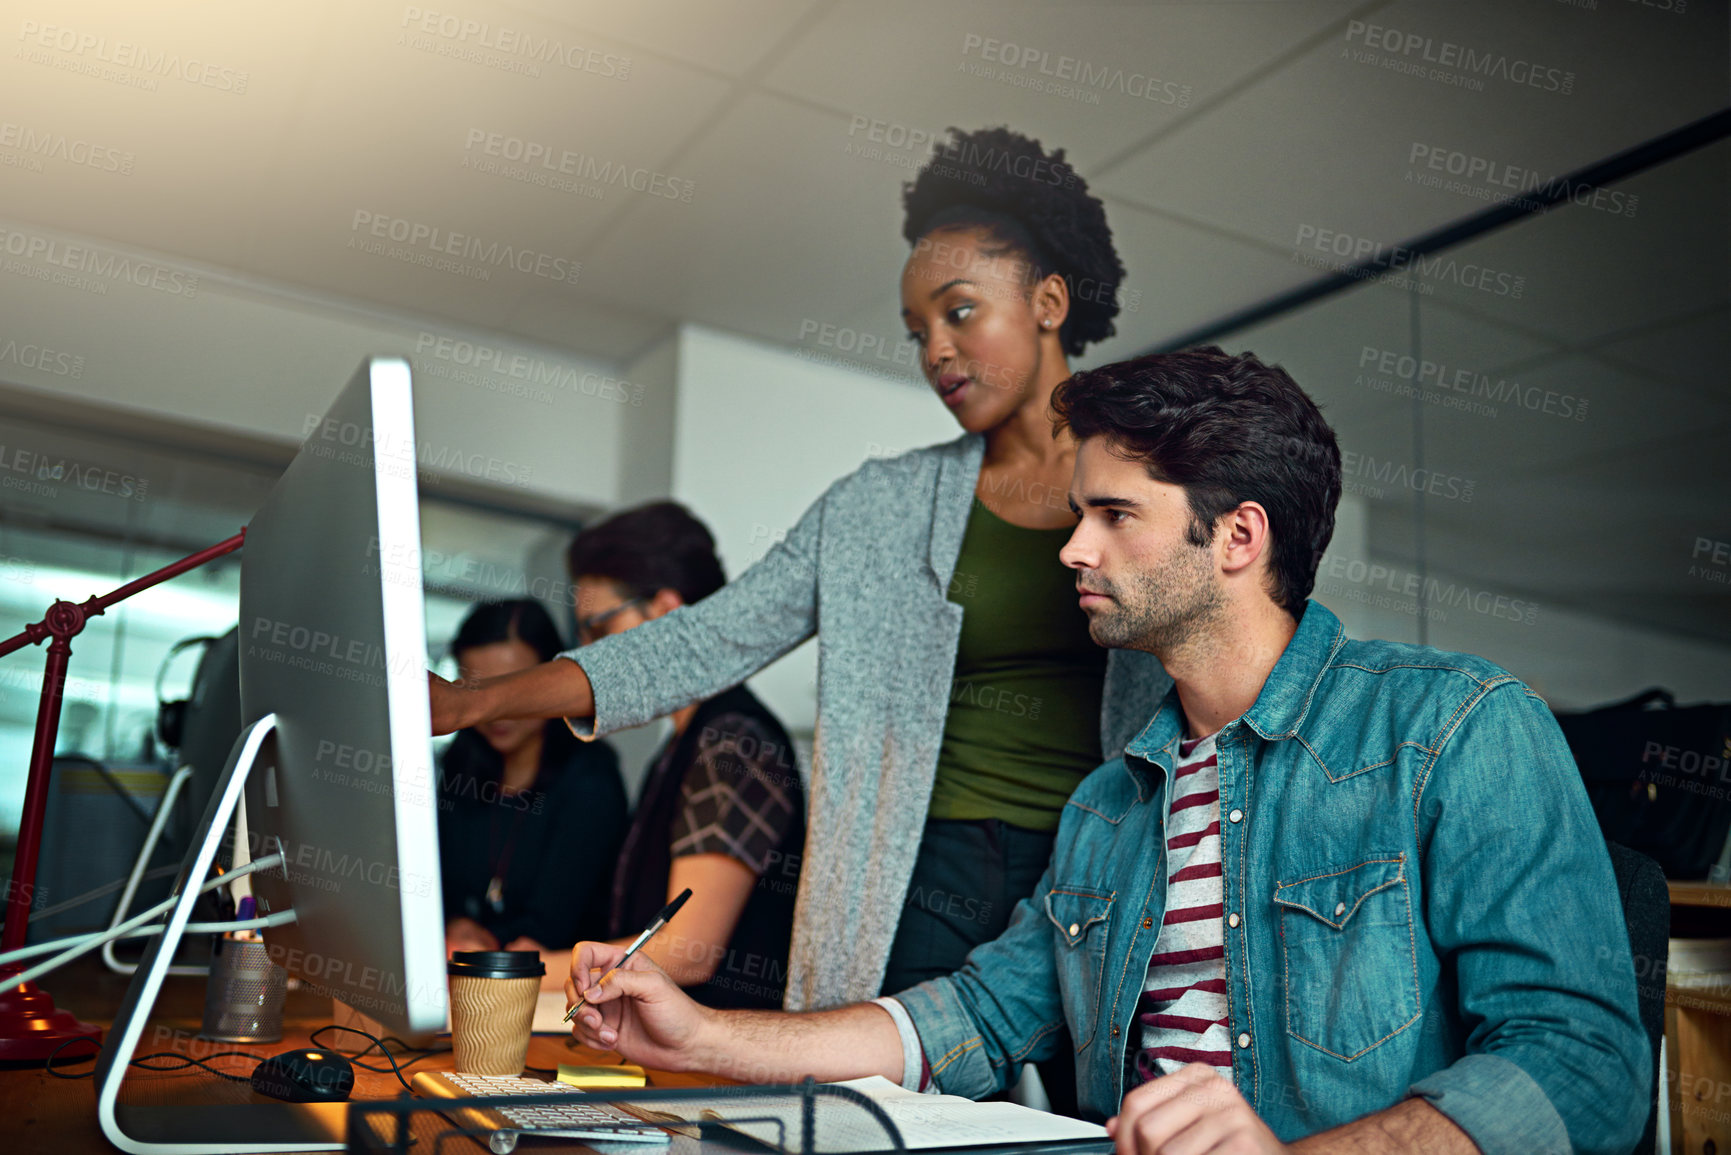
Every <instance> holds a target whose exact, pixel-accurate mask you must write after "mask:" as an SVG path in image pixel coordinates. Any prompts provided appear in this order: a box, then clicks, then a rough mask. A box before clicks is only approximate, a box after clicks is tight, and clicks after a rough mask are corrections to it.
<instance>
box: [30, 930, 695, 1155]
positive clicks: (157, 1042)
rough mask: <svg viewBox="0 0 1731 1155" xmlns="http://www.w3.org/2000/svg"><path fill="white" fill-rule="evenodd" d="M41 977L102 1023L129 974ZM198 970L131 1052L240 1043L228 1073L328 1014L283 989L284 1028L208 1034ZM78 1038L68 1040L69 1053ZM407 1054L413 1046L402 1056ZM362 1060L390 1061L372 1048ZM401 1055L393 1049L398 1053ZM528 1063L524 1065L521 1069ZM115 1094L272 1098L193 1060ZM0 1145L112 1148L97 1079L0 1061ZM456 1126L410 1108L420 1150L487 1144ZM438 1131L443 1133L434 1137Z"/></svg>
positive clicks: (680, 1083) (556, 1051)
mask: <svg viewBox="0 0 1731 1155" xmlns="http://www.w3.org/2000/svg"><path fill="white" fill-rule="evenodd" d="M48 977H49V981H48V982H47V983H45V984H44V985H45V986H46V987H47V989H48V991H49V993H50V994H52V995H53V996H54V1000H55V1003H56V1004H57V1005H58V1006H59V1007H61V1008H62V1009H63V1010H69V1011H71V1012H73V1013H74V1014H76V1015H78V1017H79V1018H81V1019H84V1020H85V1021H86V1022H92V1023H100V1024H102V1025H104V1026H106V1025H107V1024H108V1023H109V1022H110V1021H111V1020H112V1018H113V1015H114V1012H115V1010H116V1009H117V1008H118V1007H119V1005H120V1000H121V998H122V996H123V995H124V994H125V991H126V987H127V984H128V983H129V982H130V979H129V978H127V977H125V976H120V975H112V974H109V973H108V972H107V970H105V969H104V968H102V967H101V965H100V964H95V965H89V964H86V963H83V962H82V960H81V965H75V966H72V967H68V968H67V969H66V970H64V971H61V972H59V973H57V974H54V975H50V976H48ZM203 1000H204V979H203V978H198V977H184V976H170V977H169V978H168V979H166V980H165V981H164V984H163V992H162V997H161V998H159V999H158V1000H157V1013H156V1014H155V1015H153V1016H152V1017H151V1020H150V1023H149V1025H148V1026H146V1027H145V1030H144V1035H143V1039H142V1041H141V1042H140V1044H139V1054H141V1055H148V1054H154V1053H156V1052H158V1051H174V1052H176V1053H178V1054H185V1055H193V1056H197V1057H200V1058H203V1057H205V1056H208V1055H210V1054H211V1053H212V1052H215V1051H243V1052H246V1053H247V1054H248V1055H250V1056H254V1058H246V1059H243V1058H238V1057H236V1058H224V1059H212V1060H211V1064H212V1065H213V1066H215V1067H218V1068H219V1069H222V1070H227V1071H233V1072H234V1073H235V1074H237V1075H250V1074H251V1073H252V1069H253V1067H254V1065H255V1064H256V1062H257V1061H258V1060H262V1059H266V1058H269V1057H270V1056H271V1055H276V1054H280V1053H282V1052H283V1051H288V1050H293V1049H295V1048H297V1047H305V1046H309V1045H310V1043H309V1041H308V1036H309V1035H310V1034H311V1033H312V1032H313V1031H314V1030H316V1029H317V1028H319V1027H321V1026H324V1025H325V1024H326V1023H329V1022H330V1021H331V1004H330V1000H329V999H328V998H325V999H320V998H316V997H313V996H311V995H310V994H308V993H306V992H290V994H289V996H288V1000H287V1002H286V1004H285V1006H284V1010H283V1037H282V1040H281V1041H280V1042H275V1043H267V1044H263V1045H241V1044H236V1043H213V1042H210V1041H208V1040H204V1039H199V1038H197V1033H198V1028H199V1024H200V1020H201V1016H202V1014H203V1006H204V1003H203ZM320 1042H321V1044H322V1045H327V1046H328V1045H329V1044H331V1043H335V1044H336V1046H335V1047H332V1048H331V1049H332V1050H337V1051H342V1052H345V1053H349V1054H353V1053H354V1052H356V1051H359V1050H360V1049H361V1048H362V1047H364V1046H366V1045H367V1041H366V1040H365V1039H364V1038H362V1037H360V1036H359V1035H351V1034H346V1033H344V1032H340V1031H333V1032H328V1033H327V1034H325V1035H324V1036H322V1037H321V1039H320ZM84 1050H87V1048H82V1047H69V1048H67V1053H68V1054H73V1053H77V1052H82V1051H84ZM405 1057H406V1058H413V1057H414V1056H413V1055H409V1056H405ZM362 1061H363V1062H366V1063H371V1064H374V1065H376V1066H383V1067H387V1068H388V1067H389V1064H387V1063H385V1062H384V1061H383V1060H382V1059H381V1058H380V1057H379V1054H378V1051H377V1050H375V1051H373V1053H372V1054H371V1055H368V1056H366V1057H365V1058H364V1059H363V1060H362ZM401 1061H402V1060H401V1059H399V1062H401ZM609 1062H618V1056H617V1055H605V1054H602V1053H600V1052H596V1051H591V1050H587V1049H584V1048H579V1047H575V1046H572V1045H571V1044H570V1042H569V1040H568V1039H567V1038H566V1037H563V1036H558V1035H536V1036H534V1037H533V1039H532V1041H531V1042H530V1045H529V1065H530V1066H532V1067H540V1068H547V1069H552V1068H556V1067H557V1066H558V1065H559V1064H560V1063H609ZM94 1065H95V1064H94V1063H88V1062H86V1063H78V1064H72V1065H57V1069H61V1070H63V1071H65V1072H66V1073H71V1072H77V1073H84V1072H87V1071H90V1070H91V1069H93V1067H94ZM451 1069H452V1057H451V1053H450V1052H449V1051H444V1052H442V1053H438V1054H434V1055H432V1056H430V1057H428V1058H425V1059H422V1060H420V1061H419V1062H416V1063H415V1065H414V1066H412V1067H410V1068H408V1070H407V1071H405V1072H404V1075H405V1077H409V1076H412V1075H413V1074H414V1073H415V1072H417V1071H449V1070H451ZM526 1073H529V1072H526ZM725 1081H726V1080H722V1079H715V1078H710V1077H707V1076H697V1075H679V1074H670V1073H664V1072H652V1073H651V1075H650V1085H651V1086H654V1087H690V1086H707V1085H714V1084H716V1083H720V1082H725ZM401 1093H403V1087H402V1084H400V1083H398V1082H397V1079H396V1076H395V1075H393V1074H391V1073H390V1071H389V1070H388V1069H387V1070H386V1071H385V1072H384V1073H383V1074H378V1073H375V1072H373V1071H366V1070H362V1069H361V1068H360V1067H356V1068H355V1089H354V1091H353V1093H352V1094H351V1096H350V1098H351V1099H352V1100H356V1099H394V1098H396V1097H397V1096H398V1095H399V1094H401ZM121 1099H122V1101H124V1102H133V1103H158V1104H176V1103H187V1104H195V1103H250V1102H273V1101H274V1100H268V1099H261V1098H260V1097H259V1096H257V1095H256V1094H255V1093H254V1092H253V1090H252V1088H251V1086H249V1085H247V1084H245V1083H231V1082H229V1081H227V1080H225V1079H219V1078H217V1077H216V1076H215V1075H212V1074H210V1073H209V1072H207V1071H204V1070H201V1069H200V1068H198V1067H189V1068H187V1069H186V1070H184V1071H163V1072H152V1071H147V1070H144V1069H142V1068H138V1067H134V1068H132V1069H131V1070H130V1071H129V1072H128V1073H127V1076H126V1082H125V1085H124V1086H123V1087H122V1089H121ZM0 1119H3V1120H4V1122H0V1149H3V1150H4V1151H5V1152H6V1153H7V1155H37V1153H42V1155H85V1153H86V1152H92V1153H101V1152H112V1151H114V1150H115V1148H114V1147H113V1146H112V1145H111V1144H109V1142H108V1141H107V1140H106V1139H105V1138H104V1137H103V1135H102V1131H101V1128H99V1127H98V1126H97V1123H96V1084H95V1081H94V1080H92V1079H78V1080H67V1079H58V1078H55V1077H54V1076H52V1075H50V1074H48V1073H47V1072H46V1071H44V1070H43V1069H42V1067H41V1065H40V1064H31V1065H18V1064H14V1065H10V1066H7V1065H3V1064H0ZM455 1130H456V1129H455V1128H454V1127H453V1126H452V1125H451V1124H450V1123H449V1122H448V1121H447V1120H446V1119H445V1117H444V1116H443V1115H440V1114H437V1113H436V1112H434V1111H430V1110H429V1111H424V1112H417V1113H416V1114H415V1116H414V1135H415V1138H416V1140H417V1142H416V1143H415V1145H414V1148H413V1149H414V1150H415V1151H416V1152H419V1153H421V1155H432V1153H433V1152H435V1151H438V1152H449V1153H451V1155H485V1153H486V1150H487V1149H486V1148H485V1147H483V1146H482V1145H481V1144H479V1143H476V1142H474V1141H473V1140H471V1139H468V1138H466V1137H464V1136H462V1135H458V1134H451V1133H452V1132H454V1131H455ZM441 1136H446V1137H445V1138H444V1139H443V1142H440V1137H441ZM520 1150H522V1151H524V1152H525V1155H556V1153H562V1152H568V1151H576V1152H587V1151H590V1150H591V1148H589V1147H587V1146H585V1145H583V1144H581V1143H578V1142H567V1143H556V1142H554V1141H550V1140H536V1141H535V1142H534V1144H533V1145H525V1146H524V1147H521V1148H520Z"/></svg>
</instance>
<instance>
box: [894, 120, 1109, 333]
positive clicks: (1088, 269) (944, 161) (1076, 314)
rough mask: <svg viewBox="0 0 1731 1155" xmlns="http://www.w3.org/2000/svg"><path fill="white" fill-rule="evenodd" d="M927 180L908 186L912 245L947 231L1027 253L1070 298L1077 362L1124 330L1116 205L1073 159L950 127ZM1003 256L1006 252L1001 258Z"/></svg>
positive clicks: (995, 131)
mask: <svg viewBox="0 0 1731 1155" xmlns="http://www.w3.org/2000/svg"><path fill="white" fill-rule="evenodd" d="M949 131H950V138H949V140H948V141H946V142H944V143H941V144H939V145H937V146H936V147H935V148H934V149H933V152H932V158H931V160H930V161H929V162H927V164H926V165H925V166H924V167H923V168H921V169H920V172H919V175H918V176H917V177H915V178H914V180H912V181H911V182H909V183H908V184H905V185H903V186H902V205H903V208H904V210H905V211H904V215H903V218H902V236H904V237H906V238H907V241H908V243H909V244H918V243H919V241H920V239H921V238H922V237H925V236H927V235H928V234H930V233H932V232H935V231H937V230H939V229H951V228H954V229H965V228H978V229H981V230H983V231H984V232H985V233H986V234H987V235H988V236H990V237H991V238H992V239H993V240H994V241H996V242H997V243H998V244H1000V245H1002V246H1004V251H1005V252H1009V251H1019V252H1020V253H1021V254H1022V255H1023V256H1024V257H1026V258H1027V260H1028V263H1029V264H1030V266H1031V267H1032V270H1033V273H1034V275H1033V276H1032V277H1031V278H1029V281H1028V283H1029V285H1030V287H1031V286H1032V284H1033V283H1035V282H1037V281H1039V280H1040V279H1041V278H1044V277H1046V276H1048V275H1049V274H1052V273H1057V274H1058V275H1059V276H1061V277H1063V278H1064V283H1065V284H1066V285H1067V286H1068V287H1069V290H1070V313H1069V316H1068V317H1067V318H1065V320H1064V325H1063V327H1062V328H1061V329H1060V330H1059V331H1058V336H1059V339H1060V340H1061V342H1062V343H1063V348H1064V351H1065V352H1066V353H1068V354H1070V355H1071V356H1076V355H1078V354H1080V353H1081V352H1082V350H1083V349H1084V348H1086V347H1087V346H1088V345H1090V344H1092V343H1093V342H1095V341H1101V340H1104V339H1105V338H1107V337H1110V336H1112V335H1113V334H1114V333H1115V332H1116V331H1117V330H1116V329H1115V328H1114V326H1113V324H1112V319H1113V318H1114V317H1116V316H1117V315H1118V291H1119V286H1120V285H1121V284H1122V283H1123V280H1124V265H1123V262H1121V261H1120V260H1119V259H1118V253H1117V250H1115V249H1114V248H1113V247H1112V230H1111V228H1110V227H1108V226H1107V224H1106V207H1105V206H1104V205H1102V204H1101V203H1100V198H1098V197H1095V196H1090V195H1089V194H1088V184H1087V182H1086V181H1084V180H1083V179H1082V176H1081V174H1080V173H1078V172H1077V171H1076V170H1075V168H1074V167H1073V166H1071V165H1070V164H1069V163H1068V162H1067V161H1066V160H1065V159H1064V150H1063V149H1061V148H1059V149H1053V150H1052V151H1051V152H1049V153H1048V152H1047V151H1046V150H1045V149H1044V148H1042V147H1041V145H1040V142H1039V141H1037V140H1033V139H1031V138H1029V137H1026V136H1023V135H1022V134H1021V133H1019V132H1014V131H1012V130H1011V129H1009V128H982V129H979V130H977V131H974V132H964V131H962V130H961V129H959V128H955V127H953V126H952V127H951V128H950V130H949ZM991 255H994V256H997V255H1002V254H1001V253H994V254H991Z"/></svg>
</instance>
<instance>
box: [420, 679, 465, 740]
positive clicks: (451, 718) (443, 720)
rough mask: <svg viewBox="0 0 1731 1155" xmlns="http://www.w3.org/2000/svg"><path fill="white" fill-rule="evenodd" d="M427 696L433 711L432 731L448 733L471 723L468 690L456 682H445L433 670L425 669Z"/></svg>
mask: <svg viewBox="0 0 1731 1155" xmlns="http://www.w3.org/2000/svg"><path fill="white" fill-rule="evenodd" d="M427 697H428V698H429V699H430V703H431V706H432V712H433V733H434V734H449V733H451V732H452V731H454V730H461V729H463V728H465V727H467V726H469V725H472V723H471V722H470V721H469V719H468V718H467V717H466V715H467V714H468V712H469V709H468V707H469V701H468V698H469V692H468V691H467V690H466V689H464V687H463V686H462V685H461V684H460V683H457V682H447V681H445V679H443V678H441V677H439V675H437V674H435V673H433V671H431V670H428V671H427Z"/></svg>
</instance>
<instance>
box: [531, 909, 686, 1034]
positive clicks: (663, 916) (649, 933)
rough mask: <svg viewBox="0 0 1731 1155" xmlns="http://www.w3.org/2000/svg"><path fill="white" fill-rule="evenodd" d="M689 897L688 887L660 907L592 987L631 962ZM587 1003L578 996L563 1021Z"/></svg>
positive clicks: (567, 1019)
mask: <svg viewBox="0 0 1731 1155" xmlns="http://www.w3.org/2000/svg"><path fill="white" fill-rule="evenodd" d="M690 897H691V888H690V887H689V886H688V887H686V888H685V889H684V890H682V891H680V892H679V897H678V898H676V899H674V900H673V901H672V902H670V903H668V904H667V905H666V906H664V907H662V908H661V913H660V914H658V915H656V916H655V921H654V922H652V923H650V924H649V925H648V926H647V927H645V928H644V929H643V933H642V934H640V935H638V936H637V941H636V942H634V943H632V944H631V945H630V946H628V947H626V948H625V953H624V954H623V955H621V956H620V959H619V961H618V962H616V963H614V964H613V967H612V969H611V970H609V971H608V972H607V973H606V974H604V975H602V976H601V977H600V978H598V979H596V980H595V982H594V983H593V984H592V985H594V986H600V985H601V984H602V983H604V982H606V981H607V980H608V979H610V978H612V977H613V971H616V970H618V969H619V968H620V967H622V966H624V965H625V964H626V963H627V962H629V961H630V960H631V956H632V955H634V954H636V953H637V952H638V951H639V950H640V949H641V948H642V946H643V944H644V943H646V942H648V941H649V940H650V939H652V938H654V937H655V932H656V931H658V930H660V929H661V928H662V927H664V926H666V925H667V920H668V919H670V918H672V917H673V916H674V915H675V914H677V913H679V908H680V907H682V906H684V905H685V900H686V899H688V898H690ZM584 989H585V990H587V989H588V988H587V987H585V988H584ZM588 1001H589V1000H588V999H586V998H583V997H582V996H578V999H577V1002H576V1003H575V1004H574V1005H573V1006H572V1007H571V1009H570V1010H568V1011H566V1012H565V1018H564V1020H563V1021H564V1022H567V1023H568V1022H570V1021H571V1020H572V1019H574V1018H576V1017H577V1012H578V1011H580V1010H582V1009H583V1007H584V1006H585V1005H586V1004H587V1003H588Z"/></svg>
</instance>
